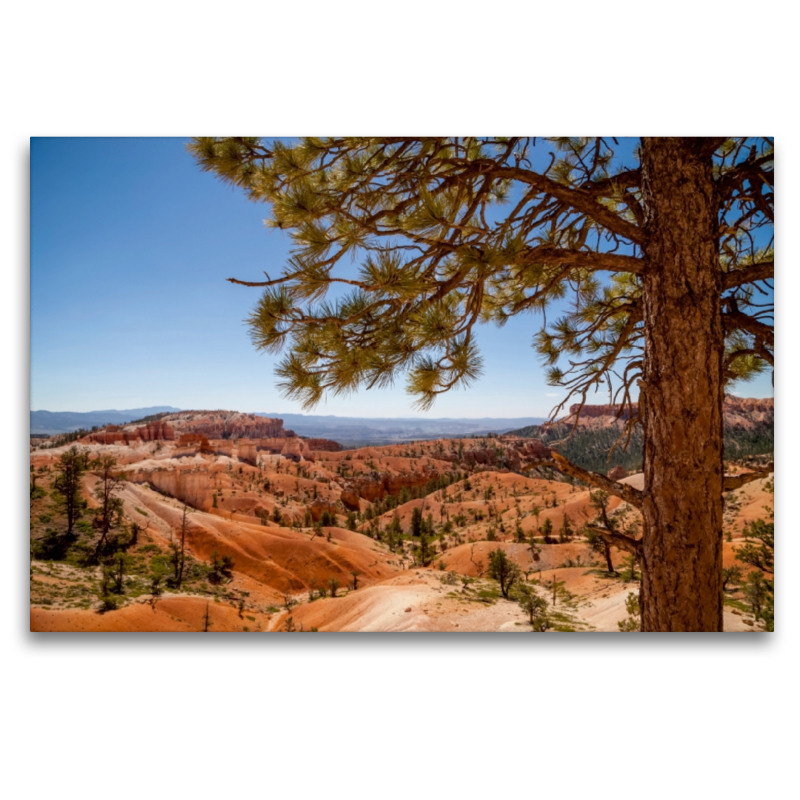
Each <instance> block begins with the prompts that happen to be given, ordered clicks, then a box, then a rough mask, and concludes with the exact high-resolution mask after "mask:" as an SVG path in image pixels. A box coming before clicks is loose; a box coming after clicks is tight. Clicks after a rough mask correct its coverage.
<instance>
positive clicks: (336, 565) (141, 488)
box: [30, 413, 773, 633]
mask: <svg viewBox="0 0 800 800" xmlns="http://www.w3.org/2000/svg"><path fill="white" fill-rule="evenodd" d="M188 416H189V415H188V414H183V416H181V415H175V419H174V420H172V422H171V424H172V429H170V430H169V432H168V433H167V434H165V431H164V427H163V426H161V427H157V426H156V427H153V426H152V425H148V426H147V429H145V428H139V429H136V428H130V429H129V430H127V431H125V430H122V431H120V430H119V429H114V430H112V431H104V432H100V433H99V434H94V435H93V436H91V435H90V436H88V437H85V438H84V439H82V440H79V441H78V442H74V443H73V442H70V443H67V444H63V445H61V446H58V447H52V446H45V447H42V446H37V447H35V448H33V447H32V450H31V469H32V476H34V478H35V487H34V488H32V492H31V541H32V559H31V565H30V569H31V576H30V581H31V594H30V599H31V630H33V631H186V632H188V631H209V632H222V631H239V632H287V631H288V632H295V631H296V632H311V631H319V632H325V631H352V632H356V631H364V632H366V631H374V632H378V631H404V632H416V631H418V632H438V631H451V632H477V631H483V632H518V633H526V632H531V631H532V629H533V626H532V624H531V619H530V617H529V614H527V613H526V612H525V611H524V610H523V607H522V605H521V604H520V602H519V600H520V598H521V595H522V593H525V592H527V593H529V594H532V595H534V596H536V597H540V598H542V599H543V600H545V601H546V603H547V610H546V619H547V630H548V632H559V631H619V623H624V621H625V620H626V619H627V618H629V609H628V608H626V599H627V598H628V597H629V595H630V594H631V593H634V594H635V593H637V592H638V580H639V577H640V576H639V573H638V571H637V569H636V567H635V565H634V566H633V567H631V565H630V563H629V560H628V561H626V553H624V552H621V551H617V550H616V549H613V548H612V549H611V551H610V556H611V559H612V562H613V565H614V567H615V570H616V573H617V574H610V573H609V572H608V571H607V565H606V560H605V557H604V554H601V553H600V551H598V550H597V549H593V548H592V546H591V544H590V541H589V540H588V539H587V537H586V536H585V535H584V532H582V528H583V525H584V523H586V522H591V521H592V520H593V519H594V518H595V516H596V514H597V510H596V508H595V507H593V506H592V503H591V499H590V493H589V491H588V489H587V488H585V487H582V486H580V485H576V483H575V482H568V481H565V480H564V479H563V477H562V478H561V479H559V480H554V479H551V478H553V477H557V476H555V475H552V474H548V473H546V472H545V474H541V473H537V472H536V471H530V470H527V471H526V470H525V461H526V458H529V457H530V456H531V452H532V450H531V448H532V447H533V449H534V450H535V445H532V444H531V442H530V440H527V441H526V440H521V439H518V438H515V437H495V438H486V439H447V440H436V441H426V442H421V443H420V442H418V443H415V444H403V445H391V446H381V447H365V448H360V449H357V450H337V449H336V446H335V443H329V442H325V440H303V439H301V438H299V437H294V435H293V434H292V435H291V436H287V435H285V433H286V432H284V431H282V430H281V429H280V427H277V428H276V427H274V426H273V428H272V429H270V430H267V431H264V430H261V429H253V430H249V429H247V428H245V429H243V430H242V431H239V432H240V433H244V434H246V435H245V436H239V437H238V438H222V439H215V438H212V436H213V434H215V433H217V434H218V433H220V431H222V433H223V434H226V433H229V431H227V430H225V428H224V425H223V427H222V428H217V427H213V426H212V427H211V428H210V429H208V430H207V432H208V433H211V434H212V436H207V435H205V434H204V433H203V432H202V431H203V428H202V425H200V424H198V420H199V422H200V423H202V422H203V419H204V417H203V416H202V414H199V413H195V415H194V418H193V419H190V420H187V417H188ZM182 421H183V422H185V425H182V424H181V422H182ZM206 422H208V420H206ZM268 422H269V421H268ZM277 422H280V421H279V420H278V421H277ZM209 424H211V423H209ZM214 424H216V423H214ZM258 424H261V423H258ZM265 432H266V434H268V435H266V436H264V435H263V434H264V433H265ZM288 433H289V434H291V432H288ZM101 434H102V435H101ZM247 435H249V436H250V437H252V438H247ZM165 436H171V437H172V438H165ZM315 444H316V445H318V446H320V447H322V448H325V449H314V445H315ZM72 447H74V448H77V451H78V452H79V453H82V454H84V455H85V457H86V462H85V463H86V466H87V468H86V469H85V471H84V472H83V474H82V475H81V478H80V481H81V485H80V490H79V495H80V498H81V499H82V501H83V503H84V504H85V506H86V507H85V509H84V510H83V514H82V517H81V519H80V520H79V521H78V522H77V523H76V525H75V533H74V536H73V537H70V538H69V539H68V540H65V539H64V537H63V535H62V533H61V531H63V529H64V526H65V524H66V522H65V520H66V517H65V516H64V507H63V498H62V497H61V495H60V493H59V492H58V490H57V489H56V486H55V480H56V476H57V474H58V465H59V463H60V462H59V459H60V458H61V456H62V455H63V454H64V453H65V452H68V451H69V450H70V448H72ZM101 456H111V457H112V458H113V459H114V462H115V463H114V465H113V469H112V470H111V471H110V472H111V475H112V477H113V480H114V481H117V483H116V486H115V488H114V491H113V497H114V498H118V501H115V503H114V515H113V521H112V520H110V519H109V521H108V524H107V526H106V527H107V528H108V529H107V530H106V538H105V543H104V544H103V543H102V542H101V541H100V540H101V537H102V535H103V533H102V531H103V518H102V513H101V511H102V498H99V494H100V493H99V492H98V490H99V489H102V486H103V480H102V474H101V471H100V470H99V468H98V466H97V461H96V459H98V458H99V457H101ZM522 472H525V474H522ZM621 480H622V481H624V482H628V483H631V484H633V485H638V486H641V475H631V476H629V477H625V478H621ZM772 506H773V495H772V492H771V485H770V483H769V479H766V478H765V479H762V480H758V481H754V482H752V483H750V484H748V485H746V486H744V487H743V488H741V489H739V490H738V491H736V492H733V493H730V495H729V496H728V498H727V505H726V517H725V541H724V544H723V548H724V566H731V565H733V564H734V563H736V562H735V561H734V555H735V549H736V548H737V547H740V546H741V545H742V544H743V543H744V541H745V525H746V524H747V523H750V522H752V521H753V520H756V519H758V518H767V517H768V516H769V515H770V514H771V511H772ZM608 511H609V513H614V514H616V515H617V516H619V515H626V514H627V515H628V516H629V517H630V518H631V519H635V512H633V510H632V509H629V508H627V507H626V506H625V505H624V504H623V503H622V502H621V501H620V500H618V499H617V498H611V500H610V502H609V505H608ZM548 520H549V522H548ZM565 520H566V524H565ZM420 525H421V526H422V531H423V534H422V538H420V537H419V536H414V535H412V534H413V533H414V532H415V530H416V531H417V532H419V530H420ZM415 526H416V528H415ZM543 531H544V532H543ZM545 536H546V537H547V538H546V539H545ZM497 550H500V551H502V552H503V553H504V554H505V556H506V559H507V561H508V562H511V563H513V564H514V565H516V566H517V567H518V569H519V576H518V578H517V580H516V581H515V583H514V585H513V586H512V588H511V591H509V592H508V595H509V596H508V598H505V597H503V594H502V592H501V587H500V584H499V582H498V580H495V579H494V578H492V577H490V575H491V573H492V570H491V567H490V554H491V553H493V552H496V551H497ZM179 553H180V555H179ZM179 561H182V565H181V567H180V571H181V576H180V580H177V579H176V578H177V571H178V562H179ZM423 564H424V566H423ZM724 626H725V630H726V631H754V630H760V629H762V627H763V626H762V623H761V622H760V621H757V620H756V619H755V618H754V616H753V614H752V613H750V611H749V610H748V606H747V605H746V604H745V603H744V602H743V597H742V594H741V592H740V591H739V587H737V586H736V585H732V586H729V587H728V588H727V590H726V592H725V608H724Z"/></svg>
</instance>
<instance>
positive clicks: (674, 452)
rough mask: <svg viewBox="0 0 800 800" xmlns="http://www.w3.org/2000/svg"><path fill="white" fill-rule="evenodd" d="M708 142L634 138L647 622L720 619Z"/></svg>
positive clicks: (715, 271) (674, 627)
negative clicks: (641, 224) (642, 268)
mask: <svg viewBox="0 0 800 800" xmlns="http://www.w3.org/2000/svg"><path fill="white" fill-rule="evenodd" d="M704 144H705V142H704V141H703V140H702V139H678V138H647V137H645V138H643V139H642V193H643V202H644V207H645V233H646V237H647V238H646V244H645V246H644V251H645V256H646V258H647V260H648V262H649V267H648V271H647V274H646V275H645V276H644V277H643V283H644V292H643V296H644V330H645V355H644V375H643V381H642V391H641V395H640V404H641V406H642V412H643V428H644V479H645V497H644V503H643V508H642V515H643V521H644V542H643V554H642V559H641V561H642V586H641V594H640V604H641V610H642V630H644V631H721V630H722V481H723V444H722V400H723V377H722V356H723V349H724V337H723V329H722V316H721V309H720V291H721V273H720V268H719V255H718V230H717V229H718V221H717V202H716V194H715V187H714V182H713V178H712V162H711V156H710V154H709V153H708V148H707V147H704ZM641 401H643V402H641Z"/></svg>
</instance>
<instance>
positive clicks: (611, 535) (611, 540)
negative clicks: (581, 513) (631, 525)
mask: <svg viewBox="0 0 800 800" xmlns="http://www.w3.org/2000/svg"><path fill="white" fill-rule="evenodd" d="M587 527H588V528H589V530H590V531H593V532H594V533H596V534H597V535H598V536H600V537H602V539H603V541H605V542H607V543H608V544H613V545H614V547H618V548H619V549H620V550H627V551H628V552H629V553H633V555H635V556H637V557H638V556H640V555H641V553H642V540H641V539H634V538H633V537H632V536H626V535H625V534H624V533H617V532H616V531H610V530H608V528H600V527H598V526H597V525H588V526H587Z"/></svg>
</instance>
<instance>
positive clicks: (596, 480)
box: [526, 450, 643, 535]
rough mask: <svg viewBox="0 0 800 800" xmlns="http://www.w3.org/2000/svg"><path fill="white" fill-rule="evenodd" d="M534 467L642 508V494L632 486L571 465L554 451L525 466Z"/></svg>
mask: <svg viewBox="0 0 800 800" xmlns="http://www.w3.org/2000/svg"><path fill="white" fill-rule="evenodd" d="M534 466H546V467H555V468H556V469H557V470H558V471H559V472H563V473H564V474H565V475H570V476H572V477H573V478H577V479H578V480H581V481H584V483H588V484H591V485H592V486H594V487H596V488H597V489H602V490H603V491H605V492H608V493H609V494H613V495H614V497H619V498H620V499H621V500H624V501H625V502H626V503H628V504H629V505H632V506H633V507H634V508H638V509H640V510H641V508H642V502H643V493H642V492H640V491H639V490H638V489H635V488H634V487H633V486H628V484H626V483H617V481H612V480H611V479H610V478H606V476H605V475H601V474H600V473H599V472H591V471H590V470H588V469H583V467H579V466H578V465H577V464H573V463H572V462H571V461H569V460H568V459H566V458H564V456H562V455H561V454H560V453H556V452H555V451H554V450H550V457H549V458H539V459H536V460H535V461H532V462H531V463H530V464H528V465H526V467H534ZM620 535H621V534H620Z"/></svg>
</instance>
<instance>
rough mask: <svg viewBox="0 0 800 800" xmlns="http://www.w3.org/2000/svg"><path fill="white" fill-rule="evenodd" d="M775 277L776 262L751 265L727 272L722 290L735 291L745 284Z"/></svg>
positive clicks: (723, 278)
mask: <svg viewBox="0 0 800 800" xmlns="http://www.w3.org/2000/svg"><path fill="white" fill-rule="evenodd" d="M774 277H775V262H774V261H762V262H761V263H760V264H751V265H750V266H749V267H743V268H742V269H735V270H732V271H731V272H726V273H725V274H724V275H723V276H722V288H723V290H724V289H735V288H736V287H737V286H741V285H742V284H744V283H755V282H756V281H765V280H767V279H768V278H774Z"/></svg>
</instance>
